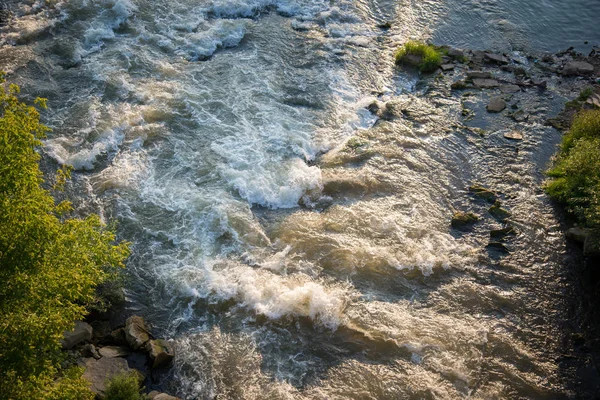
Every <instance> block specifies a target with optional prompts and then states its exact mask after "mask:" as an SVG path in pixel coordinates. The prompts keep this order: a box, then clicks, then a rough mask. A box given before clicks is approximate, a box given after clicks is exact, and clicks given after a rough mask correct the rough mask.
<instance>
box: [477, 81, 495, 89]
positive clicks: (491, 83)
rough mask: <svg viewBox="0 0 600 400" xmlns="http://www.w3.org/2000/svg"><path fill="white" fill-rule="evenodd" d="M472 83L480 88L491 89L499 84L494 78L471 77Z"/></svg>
mask: <svg viewBox="0 0 600 400" xmlns="http://www.w3.org/2000/svg"><path fill="white" fill-rule="evenodd" d="M473 85H475V87H478V88H480V89H492V88H497V87H498V86H500V84H499V83H498V81H497V80H495V79H473Z"/></svg>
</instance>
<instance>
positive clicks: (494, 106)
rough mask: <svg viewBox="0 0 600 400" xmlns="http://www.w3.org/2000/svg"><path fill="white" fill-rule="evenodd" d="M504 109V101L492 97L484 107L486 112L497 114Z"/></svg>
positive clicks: (500, 98)
mask: <svg viewBox="0 0 600 400" xmlns="http://www.w3.org/2000/svg"><path fill="white" fill-rule="evenodd" d="M505 108H506V102H505V101H504V99H503V98H502V97H493V98H492V99H491V100H490V102H489V103H488V105H487V106H486V109H487V110H488V112H491V113H499V112H501V111H502V110H504V109H505Z"/></svg>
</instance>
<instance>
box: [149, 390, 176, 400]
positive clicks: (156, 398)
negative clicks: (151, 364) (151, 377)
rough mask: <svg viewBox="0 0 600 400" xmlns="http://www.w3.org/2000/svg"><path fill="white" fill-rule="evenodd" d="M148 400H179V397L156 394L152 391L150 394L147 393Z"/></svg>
mask: <svg viewBox="0 0 600 400" xmlns="http://www.w3.org/2000/svg"><path fill="white" fill-rule="evenodd" d="M148 399H149V400H180V399H179V397H175V396H171V395H168V394H166V393H160V392H157V391H156V390H153V391H151V392H150V393H148Z"/></svg>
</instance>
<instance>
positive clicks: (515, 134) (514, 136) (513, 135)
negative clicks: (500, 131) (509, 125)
mask: <svg viewBox="0 0 600 400" xmlns="http://www.w3.org/2000/svg"><path fill="white" fill-rule="evenodd" d="M504 137H505V138H507V139H511V140H523V134H522V133H521V132H519V131H510V132H506V133H504Z"/></svg>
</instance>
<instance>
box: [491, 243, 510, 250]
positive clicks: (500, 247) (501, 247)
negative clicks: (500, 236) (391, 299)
mask: <svg viewBox="0 0 600 400" xmlns="http://www.w3.org/2000/svg"><path fill="white" fill-rule="evenodd" d="M486 247H487V248H488V249H494V250H498V251H501V252H502V253H510V252H509V251H508V248H507V247H506V246H505V245H504V243H501V242H489V243H488V244H487V246H486Z"/></svg>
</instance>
